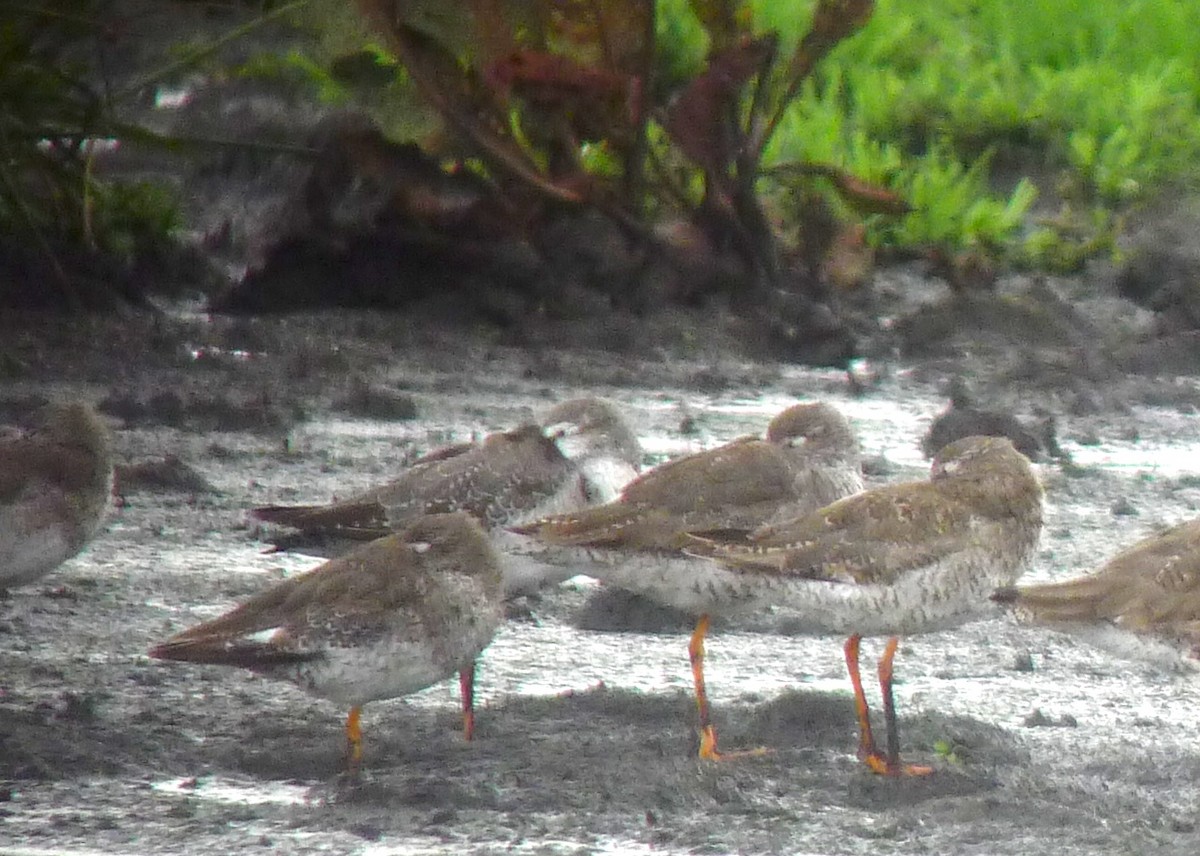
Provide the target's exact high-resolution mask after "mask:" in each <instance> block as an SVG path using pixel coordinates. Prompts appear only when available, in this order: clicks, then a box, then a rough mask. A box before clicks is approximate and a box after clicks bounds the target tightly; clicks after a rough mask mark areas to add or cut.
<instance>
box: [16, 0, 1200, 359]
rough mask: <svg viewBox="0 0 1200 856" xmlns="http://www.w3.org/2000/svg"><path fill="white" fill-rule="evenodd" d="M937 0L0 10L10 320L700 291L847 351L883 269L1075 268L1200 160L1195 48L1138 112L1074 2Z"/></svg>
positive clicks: (1152, 26) (46, 3)
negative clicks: (42, 313)
mask: <svg viewBox="0 0 1200 856" xmlns="http://www.w3.org/2000/svg"><path fill="white" fill-rule="evenodd" d="M936 5H937V8H936V9H935V8H932V7H931V8H930V9H928V10H924V11H922V10H912V9H906V8H904V7H900V6H897V4H895V3H891V2H886V0H880V2H879V3H878V4H876V3H874V2H869V0H794V2H793V0H787V2H784V1H783V0H779V2H753V3H752V2H738V0H689V2H685V0H657V2H654V1H653V0H593V2H554V0H536V2H513V1H512V0H474V2H466V3H461V4H453V5H447V4H444V3H441V2H435V0H408V2H386V0H354V2H352V3H347V2H345V0H296V1H295V2H292V3H279V2H268V3H265V4H258V3H255V4H249V3H244V2H237V0H229V2H223V3H200V2H189V0H174V2H162V3H147V2H146V0H67V2H51V0H40V2H39V0H31V2H28V3H21V2H17V0H0V12H3V15H0V104H2V105H3V110H2V111H0V155H2V158H0V305H8V306H37V307H55V308H65V309H84V308H100V307H115V306H122V305H128V304H144V303H145V302H146V296H147V294H148V293H150V292H153V291H166V292H168V293H172V294H188V293H192V294H195V293H204V294H205V295H206V299H208V300H209V301H210V305H211V306H212V307H213V308H214V309H217V310H219V311H228V312H262V311H279V310H294V309H306V308H319V307H322V306H329V305H346V306H367V307H382V308H398V307H402V306H403V307H407V306H409V305H410V304H412V303H413V302H414V301H419V302H421V305H422V308H423V309H424V310H432V311H433V312H434V313H435V314H440V317H446V318H447V319H448V320H452V321H455V322H461V321H462V320H464V319H465V320H468V321H471V322H482V323H485V324H492V325H497V326H500V327H503V328H512V327H514V326H519V325H528V324H529V323H538V322H539V319H544V320H549V321H555V320H567V321H586V320H587V319H591V318H597V317H606V318H612V317H618V318H619V317H623V316H630V315H633V316H641V317H644V316H647V315H648V314H651V313H654V312H656V311H658V310H660V309H663V308H667V307H679V306H681V307H690V308H697V309H703V310H705V311H708V312H711V313H712V314H713V315H714V316H715V315H722V316H724V315H729V316H731V317H733V318H735V319H737V320H736V323H740V324H742V325H743V327H744V329H746V330H752V331H754V333H753V336H752V337H750V338H753V339H754V340H756V341H757V342H759V343H760V344H763V345H765V346H766V347H767V348H768V350H769V351H770V352H771V353H773V354H776V355H781V356H784V357H786V358H791V359H800V360H805V361H810V362H820V363H841V362H843V361H844V360H845V359H846V358H847V357H848V356H850V355H852V354H854V353H856V351H857V348H858V345H857V342H858V336H857V333H856V331H861V330H863V329H864V328H867V327H873V326H874V325H875V322H874V320H873V319H874V316H875V315H877V314H879V312H878V311H876V309H874V308H873V307H872V303H871V301H872V294H871V290H870V289H867V288H862V287H861V286H862V285H863V283H864V282H866V281H867V280H868V279H869V276H870V274H871V271H872V269H873V266H874V265H875V263H876V260H879V259H882V260H897V259H905V258H907V259H913V258H917V259H924V260H925V263H926V265H927V267H926V271H927V272H928V273H930V274H932V275H934V276H936V277H940V278H943V279H945V280H946V281H947V282H948V284H949V285H950V286H951V289H952V290H953V291H954V292H955V293H958V294H961V293H964V292H966V291H973V290H979V289H983V290H986V289H988V288H990V287H991V286H992V285H993V284H994V282H995V279H996V275H997V272H998V271H999V270H1002V269H1003V268H1004V267H1005V266H1011V265H1013V264H1019V265H1035V266H1040V267H1042V268H1044V269H1049V270H1058V269H1072V268H1077V267H1079V266H1080V265H1082V264H1084V263H1085V262H1086V260H1087V259H1088V258H1090V257H1094V256H1096V255H1105V254H1110V255H1111V254H1113V253H1115V252H1116V248H1117V237H1118V236H1119V235H1120V233H1121V231H1122V229H1123V228H1124V227H1125V224H1126V223H1127V222H1128V221H1127V214H1128V211H1129V208H1130V206H1132V205H1133V204H1135V200H1136V199H1139V198H1142V197H1141V195H1142V194H1145V193H1148V192H1150V191H1152V190H1154V189H1155V188H1156V187H1157V186H1158V185H1156V182H1160V181H1163V180H1172V176H1175V178H1176V179H1177V178H1178V177H1179V176H1181V175H1182V173H1180V172H1179V170H1180V169H1182V167H1178V168H1175V171H1174V172H1172V169H1173V168H1172V167H1171V166H1170V164H1172V163H1175V164H1182V163H1186V162H1187V158H1186V157H1184V155H1186V154H1187V153H1188V152H1191V151H1193V150H1200V142H1194V141H1193V138H1194V139H1195V141H1200V122H1195V121H1192V120H1190V119H1188V116H1191V115H1192V114H1193V113H1194V110H1191V111H1189V108H1188V105H1189V104H1194V102H1195V96H1196V92H1195V91H1194V90H1196V89H1197V86H1196V85H1195V84H1196V80H1195V78H1196V69H1195V67H1194V66H1195V63H1193V62H1190V61H1189V60H1187V58H1186V57H1181V58H1180V59H1179V61H1177V62H1176V61H1174V60H1170V59H1164V60H1162V61H1163V62H1165V63H1166V64H1167V65H1166V70H1164V71H1162V73H1161V74H1159V73H1157V72H1156V71H1155V68H1157V66H1153V67H1150V66H1147V70H1146V71H1145V73H1144V74H1143V75H1142V76H1141V77H1138V76H1137V75H1134V76H1133V77H1130V80H1132V81H1133V82H1134V83H1137V85H1138V86H1139V87H1140V89H1139V92H1141V93H1142V95H1143V97H1141V98H1132V97H1126V96H1121V99H1123V103H1122V104H1119V105H1114V104H1110V103H1109V101H1116V100H1120V99H1118V98H1117V97H1116V96H1114V97H1113V98H1112V99H1108V100H1106V99H1105V98H1104V97H1103V93H1104V91H1106V90H1105V89H1104V87H1103V86H1101V84H1102V83H1103V80H1102V79H1101V78H1102V77H1103V74H1102V71H1103V69H1105V68H1109V67H1114V68H1115V67H1120V68H1124V69H1130V68H1137V67H1139V66H1138V63H1142V64H1145V62H1147V60H1146V57H1145V56H1143V55H1142V54H1144V53H1145V51H1143V52H1142V53H1141V54H1139V53H1138V51H1137V50H1135V47H1136V46H1134V45H1133V44H1132V43H1131V42H1127V41H1124V40H1122V38H1121V37H1120V36H1119V34H1117V35H1114V36H1113V37H1112V38H1111V39H1107V40H1106V39H1103V38H1101V35H1102V32H1103V28H1099V29H1097V28H1098V27H1099V26H1100V25H1099V23H1098V22H1099V21H1100V19H1101V18H1102V16H1099V13H1096V15H1090V14H1089V15H1082V13H1081V15H1082V17H1080V20H1079V21H1078V25H1079V32H1078V33H1077V36H1078V38H1077V39H1076V41H1075V42H1072V45H1074V47H1073V48H1071V50H1066V49H1065V48H1062V47H1061V46H1059V47H1057V48H1056V47H1055V45H1056V44H1057V42H1056V41H1055V38H1057V37H1052V34H1051V30H1052V29H1053V28H1052V27H1050V26H1049V24H1050V22H1051V19H1053V18H1054V16H1055V15H1058V14H1060V12H1058V11H1056V10H1055V8H1054V7H1053V5H1050V6H1043V5H1039V6H1038V7H1037V10H1036V12H1037V16H1036V17H1037V20H1038V21H1041V22H1042V24H1043V25H1045V26H1042V29H1041V30H1039V31H1038V32H1034V31H1033V30H1032V29H1031V28H1030V27H1028V26H1025V25H1023V24H1019V23H1013V22H1011V21H1008V20H1007V19H1006V18H1004V17H1003V16H1000V17H996V14H995V13H994V10H992V9H991V8H990V7H988V6H986V4H984V5H983V6H980V7H979V8H978V9H974V7H972V8H973V9H974V11H971V10H969V9H966V8H965V7H963V8H959V6H958V5H955V4H954V3H952V2H945V3H941V4H936ZM877 7H878V8H877ZM1139 8H1141V5H1139ZM1152 12H1153V8H1151V7H1146V9H1143V13H1142V17H1141V18H1139V20H1142V21H1143V22H1144V23H1145V25H1146V29H1147V31H1148V35H1147V38H1149V37H1150V35H1154V33H1157V34H1158V35H1157V36H1156V38H1158V39H1159V41H1157V42H1155V44H1156V45H1159V47H1161V48H1162V50H1163V51H1166V52H1167V54H1164V56H1166V55H1170V50H1171V43H1170V40H1169V38H1168V36H1169V34H1170V32H1172V30H1171V27H1170V23H1171V21H1170V20H1168V19H1169V18H1170V15H1168V14H1167V13H1165V12H1164V13H1161V14H1159V13H1154V14H1151V13H1152ZM1031 14H1032V12H1031ZM1130 14H1132V13H1130ZM1164 16H1165V17H1164ZM880 17H886V18H887V22H880V21H879V18H880ZM885 23H886V26H885ZM1039 26H1041V25H1039ZM1151 30H1152V31H1153V33H1150V32H1149V31H1151ZM950 31H954V32H960V31H961V33H962V36H963V38H962V40H961V44H960V45H959V47H958V48H952V45H951V41H948V40H947V39H946V38H945V37H946V35H947V33H948V32H950ZM1160 31H1161V32H1160ZM164 34H165V35H164ZM1163 39H1166V41H1163ZM993 42H994V43H995V44H994V45H993V47H994V46H995V45H1000V46H1002V47H1004V50H1003V51H1001V52H1000V53H999V54H995V55H993V54H990V53H988V51H989V50H991V48H989V47H988V46H989V45H991V44H992V43H993ZM953 44H959V42H953ZM1176 47H1178V46H1176ZM1022 63H1025V64H1026V65H1029V66H1030V67H1029V68H1028V69H1025V71H1027V72H1028V75H1027V77H1026V78H1021V77H1019V72H1021V71H1022V68H1021V64H1022ZM1151 65H1153V63H1151ZM1064 79H1065V80H1066V82H1063V81H1064ZM1093 79H1094V82H1095V83H1096V86H1095V87H1091V84H1090V83H1089V82H1088V81H1093ZM947 81H951V83H948V82H947ZM953 81H957V83H953ZM986 81H993V83H994V87H993V89H988V88H987V87H988V85H993V84H987V85H985V83H986ZM996 81H1000V82H996ZM1030 81H1036V82H1037V83H1036V85H1035V84H1034V83H1031V82H1030ZM1138 81H1140V82H1138ZM1110 83H1112V84H1113V86H1117V82H1115V81H1110ZM1131 85H1133V84H1132V83H1131ZM1113 86H1110V87H1109V88H1108V89H1109V90H1111V91H1114V92H1115V91H1116V90H1114V89H1113ZM1038 87H1040V88H1038ZM1063 87H1067V89H1069V90H1070V92H1071V93H1074V94H1073V96H1072V97H1073V98H1074V100H1073V101H1072V100H1071V99H1068V98H1065V96H1063V97H1059V96H1056V95H1055V93H1059V95H1060V96H1061V94H1062V90H1063ZM1071 87H1074V88H1071ZM1089 87H1091V88H1089ZM1117 89H1119V86H1118V87H1117ZM1089 92H1091V93H1092V96H1094V101H1095V103H1092V101H1089V100H1088V96H1087V93H1089ZM971 93H974V95H972V94H971ZM1127 94H1128V93H1127ZM972 98H974V99H975V100H971V99H972ZM171 99H175V100H176V101H177V102H178V104H179V105H181V106H178V108H177V109H176V108H174V107H168V108H167V109H163V107H162V105H163V104H166V103H168V102H170V101H171ZM1060 103H1061V104H1063V105H1065V106H1063V107H1062V108H1061V109H1056V105H1059V104H1060ZM1038 104H1040V105H1041V106H1040V107H1037V105H1038ZM1072 104H1074V105H1076V106H1074V107H1072V106H1071V105H1072ZM1025 105H1032V106H1030V107H1029V110H1025ZM1116 107H1119V108H1120V109H1117V110H1116V112H1114V109H1112V108H1116ZM1085 108H1086V109H1085ZM1072 116H1076V117H1078V119H1079V124H1078V125H1077V126H1075V125H1072V124H1070V118H1071V117H1072ZM1122 122H1123V123H1124V124H1121V123H1122ZM1006 123H1007V124H1006ZM1154 128H1157V129H1158V131H1159V133H1156V134H1148V133H1146V131H1147V129H1154ZM989 129H990V130H989ZM1089 153H1090V154H1089ZM956 158H957V160H956ZM1066 167H1069V168H1071V169H1072V170H1074V171H1073V172H1071V173H1070V180H1069V181H1068V180H1065V179H1063V174H1061V173H1056V170H1058V169H1059V168H1066ZM1031 174H1032V175H1035V176H1037V177H1038V180H1039V181H1040V184H1039V185H1037V186H1035V184H1034V183H1033V182H1032V181H1031V180H1029V179H1028V178H1026V177H1024V176H1026V175H1031ZM1004 176H1009V177H1008V178H1005V177H1004ZM1056 176H1057V177H1056ZM989 181H990V182H991V183H992V184H993V185H995V186H996V190H995V192H996V193H998V194H999V196H993V195H992V194H993V190H992V189H990V188H989V187H988V183H989ZM1183 186H1186V180H1185V181H1184V182H1183ZM1039 190H1040V191H1041V196H1042V200H1041V201H1039V205H1040V206H1041V207H1040V209H1039V219H1036V220H1035V219H1034V217H1033V216H1032V214H1031V206H1032V205H1033V204H1034V201H1035V200H1037V199H1039ZM1006 194H1008V196H1007V197H1006ZM1056 204H1058V205H1059V206H1060V207H1059V208H1058V209H1057V210H1056V209H1055V207H1054V206H1055V205H1056ZM1097 206H1100V207H1097ZM1104 206H1108V207H1104ZM185 236H186V237H185ZM1188 264H1189V265H1190V261H1189V262H1188ZM1146 267H1147V262H1145V260H1144V259H1142V258H1134V259H1132V260H1131V261H1130V270H1131V271H1133V273H1131V274H1130V276H1129V277H1126V278H1125V280H1123V283H1127V282H1128V281H1134V280H1138V279H1139V278H1141V279H1149V280H1153V279H1154V276H1153V270H1154V269H1156V268H1157V267H1158V264H1157V263H1156V262H1152V263H1149V268H1150V273H1149V275H1148V277H1147V276H1143V273H1144V272H1143V271H1142V269H1143V268H1146ZM1190 269H1191V268H1190V267H1188V270H1189V271H1190ZM1131 277H1132V279H1131ZM1183 280H1184V281H1185V284H1184V285H1183V286H1180V287H1178V288H1176V289H1175V291H1176V292H1178V291H1182V292H1183V293H1184V295H1185V297H1184V298H1183V299H1182V302H1184V303H1186V302H1187V300H1188V299H1190V298H1188V297H1187V295H1189V294H1190V291H1191V287H1190V286H1189V285H1187V282H1190V273H1187V274H1185V275H1184V277H1183ZM1126 290H1129V291H1134V290H1136V289H1135V288H1133V287H1130V288H1127V289H1126ZM1174 294H1175V292H1172V295H1174ZM1140 299H1142V300H1143V302H1145V303H1147V305H1151V306H1152V307H1153V306H1155V305H1156V304H1155V301H1158V302H1159V303H1161V302H1162V301H1163V300H1173V301H1174V302H1176V303H1179V302H1180V299H1179V298H1176V297H1174V296H1169V297H1167V298H1163V297H1160V296H1159V295H1158V294H1157V291H1154V293H1152V294H1150V295H1141V298H1140ZM618 326H619V325H618Z"/></svg>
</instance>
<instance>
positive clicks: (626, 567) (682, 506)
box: [520, 404, 861, 612]
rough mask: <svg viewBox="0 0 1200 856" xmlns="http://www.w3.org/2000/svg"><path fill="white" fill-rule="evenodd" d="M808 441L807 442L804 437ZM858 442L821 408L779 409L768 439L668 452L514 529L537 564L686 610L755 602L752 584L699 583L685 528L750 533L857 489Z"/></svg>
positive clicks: (699, 568)
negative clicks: (647, 467)
mask: <svg viewBox="0 0 1200 856" xmlns="http://www.w3.org/2000/svg"><path fill="white" fill-rule="evenodd" d="M810 441H811V442H810ZM857 448H858V446H857V442H856V441H855V439H854V436H853V433H852V431H851V430H850V428H849V425H848V423H846V421H845V419H844V418H843V417H842V416H841V414H840V413H838V412H837V411H836V410H835V409H833V408H831V407H829V406H828V405H824V404H802V405H796V406H795V407H791V408H788V409H787V410H785V411H784V412H783V413H781V414H780V415H778V416H777V417H776V418H775V419H774V420H772V422H771V424H770V426H769V428H768V431H767V439H764V440H759V439H756V438H753V437H746V438H741V439H739V440H734V441H732V442H729V443H726V444H724V445H723V446H720V447H717V448H715V449H710V450H708V451H705V452H700V453H697V454H694V455H688V456H685V457H682V458H676V459H674V460H672V461H668V462H667V463H665V464H662V465H660V466H659V467H657V468H656V469H654V470H651V471H649V472H648V473H646V474H644V475H643V476H641V477H639V478H638V479H636V480H635V481H634V482H632V483H631V484H630V485H629V486H628V487H627V488H626V489H625V490H624V491H623V492H622V494H621V497H620V498H619V499H618V500H617V501H615V502H611V503H608V504H607V505H604V506H598V507H596V508H591V509H585V510H584V511H581V512H578V513H576V514H564V515H558V516H554V517H549V518H546V519H544V520H540V521H535V522H534V523H533V524H530V525H529V526H526V527H522V528H521V530H520V531H521V532H522V533H523V534H526V535H529V536H531V537H532V538H533V539H534V540H536V541H537V542H539V543H540V544H541V545H542V546H541V547H537V548H535V549H540V550H542V551H543V561H545V562H547V563H551V564H553V563H562V564H564V565H567V566H569V567H571V568H572V569H574V570H575V572H577V573H586V574H590V575H592V576H596V577H598V578H600V579H602V580H604V581H605V582H607V583H609V584H610V585H615V586H617V587H620V588H623V589H626V590H628V591H631V592H634V593H638V594H643V595H646V596H649V597H651V598H653V599H655V600H657V601H659V602H661V603H664V604H666V605H669V606H674V607H676V608H680V609H685V610H689V611H698V612H708V611H729V610H731V609H739V610H740V609H744V608H754V607H755V606H757V605H759V604H760V603H761V602H763V601H764V600H769V598H766V599H764V598H758V597H756V595H757V594H758V591H757V590H758V589H759V588H761V587H758V586H757V585H756V584H755V583H754V582H753V581H751V582H750V583H749V584H748V585H744V584H743V583H744V582H745V581H744V580H738V581H735V584H734V585H732V586H726V585H723V584H722V585H714V586H710V585H709V584H708V579H709V576H710V574H709V571H711V570H712V569H713V565H712V564H711V563H706V562H704V561H702V560H697V559H693V558H691V557H689V556H686V555H684V554H683V552H682V551H681V548H682V547H683V545H684V544H685V543H686V542H687V538H688V533H689V532H694V531H705V532H711V531H714V530H720V531H728V530H744V531H749V530H751V529H753V528H755V527H756V526H758V525H760V524H762V523H763V522H764V521H766V520H769V519H771V518H772V517H773V516H774V515H777V514H780V513H784V512H785V510H786V512H787V513H790V514H792V515H794V514H795V513H797V509H805V510H807V509H811V508H815V507H818V506H820V505H824V504H825V503H827V502H829V501H830V500H831V499H834V498H837V497H840V496H844V495H845V494H846V493H848V492H851V491H853V490H855V489H857V488H858V487H860V486H861V480H860V476H859V472H858V455H857Z"/></svg>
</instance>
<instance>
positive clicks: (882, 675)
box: [867, 636, 933, 776]
mask: <svg viewBox="0 0 1200 856" xmlns="http://www.w3.org/2000/svg"><path fill="white" fill-rule="evenodd" d="M899 645H900V640H899V639H898V638H897V637H895V636H893V637H892V638H890V639H888V642H887V647H886V648H884V649H883V656H882V657H880V658H879V690H880V692H881V693H882V695H883V718H884V722H885V723H886V725H887V757H886V758H882V759H878V758H877V759H876V760H879V761H882V762H883V769H882V770H880V769H876V767H875V765H874V764H872V763H871V762H870V761H868V762H867V763H868V765H870V767H871V769H872V770H875V772H877V773H883V774H885V775H888V776H928V775H930V774H931V773H932V772H933V767H927V766H924V765H923V764H901V763H900V735H899V732H898V730H897V728H896V700H895V699H894V698H893V696H892V661H893V660H895V659H896V648H897V647H898V646H899Z"/></svg>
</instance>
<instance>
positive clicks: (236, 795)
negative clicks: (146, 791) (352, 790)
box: [150, 776, 316, 805]
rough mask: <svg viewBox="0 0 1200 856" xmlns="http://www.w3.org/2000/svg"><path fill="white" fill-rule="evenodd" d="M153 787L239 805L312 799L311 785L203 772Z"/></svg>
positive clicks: (178, 794)
mask: <svg viewBox="0 0 1200 856" xmlns="http://www.w3.org/2000/svg"><path fill="white" fill-rule="evenodd" d="M315 784H316V783H315V782H314V783H313V785H315ZM150 788H151V790H154V791H157V792H158V793H160V794H167V795H170V796H180V797H187V798H188V799H202V800H213V801H216V802H222V803H237V804H238V805H304V804H306V803H307V802H309V791H310V790H311V788H312V785H294V784H290V783H287V782H273V781H262V780H259V781H255V782H245V781H234V780H233V779H224V778H217V777H213V776H202V777H200V778H194V777H181V778H174V779H166V780H164V781H161V782H153V783H151V785H150Z"/></svg>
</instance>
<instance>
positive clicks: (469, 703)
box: [458, 660, 475, 741]
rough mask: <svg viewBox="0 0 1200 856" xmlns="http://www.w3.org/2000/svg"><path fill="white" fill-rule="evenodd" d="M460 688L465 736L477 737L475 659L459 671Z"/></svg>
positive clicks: (467, 737)
mask: <svg viewBox="0 0 1200 856" xmlns="http://www.w3.org/2000/svg"><path fill="white" fill-rule="evenodd" d="M458 689H459V691H460V692H461V693H462V712H463V737H464V738H466V739H467V740H468V741H469V740H472V739H473V738H474V737H475V661H474V660H472V661H471V665H470V666H468V667H467V668H465V669H463V670H462V671H460V672H459V673H458Z"/></svg>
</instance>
